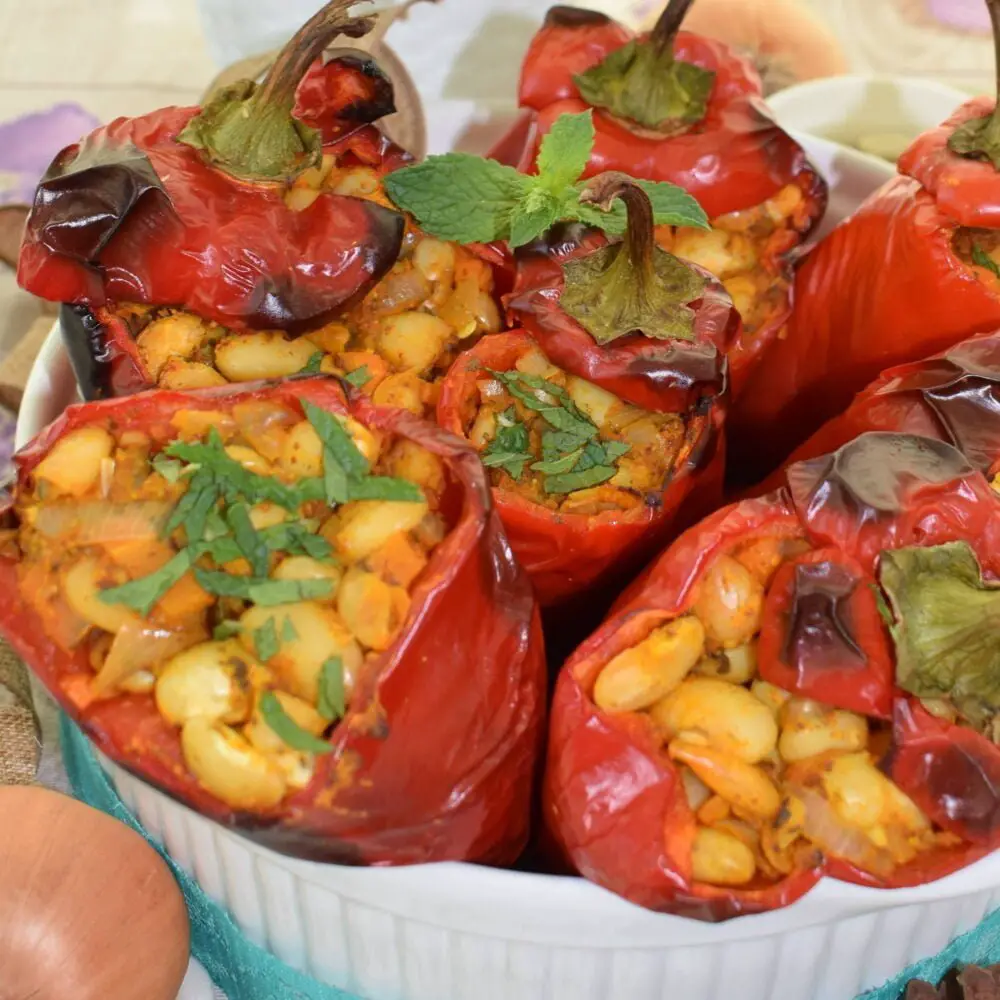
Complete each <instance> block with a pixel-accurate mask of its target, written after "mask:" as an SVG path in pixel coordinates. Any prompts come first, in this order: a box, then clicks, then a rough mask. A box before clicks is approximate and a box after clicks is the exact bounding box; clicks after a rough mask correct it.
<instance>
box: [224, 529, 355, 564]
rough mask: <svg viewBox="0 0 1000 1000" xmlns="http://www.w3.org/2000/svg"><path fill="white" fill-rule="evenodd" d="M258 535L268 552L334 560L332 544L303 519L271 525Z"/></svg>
mask: <svg viewBox="0 0 1000 1000" xmlns="http://www.w3.org/2000/svg"><path fill="white" fill-rule="evenodd" d="M315 527H318V525H317V524H313V528H315ZM260 537H261V540H262V541H263V542H264V544H265V545H266V546H267V548H268V551H269V552H287V553H288V554H289V555H304V556H311V557H312V558H313V559H320V560H332V561H333V562H336V559H334V557H333V546H331V545H330V543H329V542H328V541H327V540H326V539H325V538H323V537H322V536H321V535H314V534H312V532H311V531H310V527H309V526H308V525H307V524H306V522H304V521H287V522H285V523H284V524H276V525H273V526H272V527H270V528H265V529H264V530H263V531H261V532H260ZM226 561H227V562H228V560H226Z"/></svg>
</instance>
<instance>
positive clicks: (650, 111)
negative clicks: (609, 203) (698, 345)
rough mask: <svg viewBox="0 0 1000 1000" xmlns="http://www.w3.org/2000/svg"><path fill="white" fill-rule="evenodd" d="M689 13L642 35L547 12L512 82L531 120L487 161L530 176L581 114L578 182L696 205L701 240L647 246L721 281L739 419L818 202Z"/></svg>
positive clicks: (814, 180) (809, 180) (807, 173)
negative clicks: (614, 174) (590, 143)
mask: <svg viewBox="0 0 1000 1000" xmlns="http://www.w3.org/2000/svg"><path fill="white" fill-rule="evenodd" d="M690 6H691V0H673V2H671V3H669V4H667V6H666V8H665V9H664V11H663V14H662V16H661V17H660V19H659V21H658V22H657V24H656V26H655V27H654V29H653V31H652V32H651V34H649V35H648V36H642V37H635V36H633V35H632V33H631V32H629V31H628V30H627V29H625V28H623V27H622V26H621V25H619V24H617V23H615V22H614V21H612V20H610V19H609V18H607V17H606V16H605V15H603V14H598V13H594V12H592V11H586V10H579V9H576V8H573V7H554V8H553V9H552V10H551V11H549V14H548V17H547V18H546V22H545V25H544V26H543V28H542V29H541V30H540V31H539V33H538V34H537V35H536V36H535V38H534V40H533V42H532V44H531V47H530V49H529V50H528V54H527V57H526V58H525V61H524V66H523V68H522V72H521V84H520V102H521V104H522V106H524V107H525V108H527V109H530V110H529V111H527V112H526V114H525V116H524V118H523V119H522V120H521V121H520V122H519V123H518V124H517V126H515V129H514V133H513V134H512V135H511V136H508V137H507V138H505V139H504V140H503V141H501V143H500V144H499V145H498V146H497V147H496V149H495V150H494V153H493V155H494V156H496V157H497V158H500V159H501V160H502V162H507V163H510V164H512V165H514V166H517V167H519V169H521V170H524V171H526V172H531V171H533V170H534V169H535V162H536V157H537V154H538V150H539V146H540V142H541V139H542V138H543V137H544V136H545V135H546V134H547V133H548V132H549V131H550V130H551V128H552V126H553V124H554V122H555V121H557V120H558V119H559V118H560V117H561V116H562V115H565V114H568V113H569V114H572V113H577V112H581V111H584V110H587V109H593V111H594V126H595V129H596V139H595V142H594V147H593V151H592V153H591V155H590V159H589V161H588V163H587V166H586V170H585V173H584V176H587V177H592V176H595V175H597V174H600V173H602V172H604V171H608V170H617V171H623V172H625V173H627V174H631V175H632V176H634V177H637V178H640V179H644V180H649V181H670V182H672V183H674V184H677V185H679V186H680V187H682V188H684V190H686V191H687V192H688V193H690V194H691V195H693V196H694V197H695V198H696V199H697V200H698V201H699V202H700V203H701V205H702V207H703V208H704V209H705V211H706V212H707V214H708V216H709V218H710V219H711V220H712V226H711V229H709V230H707V231H701V230H698V229H692V228H687V227H683V226H676V225H664V226H661V227H659V228H658V230H657V238H658V239H659V241H660V243H661V245H662V246H663V247H664V249H666V250H669V251H670V252H672V253H675V254H677V255H678V256H679V257H684V258H686V259H689V260H692V261H694V262H695V263H697V264H700V265H701V266H703V267H705V268H707V269H708V270H709V271H711V272H712V273H713V274H715V275H716V276H718V277H719V278H720V279H722V281H723V283H724V284H725V286H726V290H727V291H728V292H729V294H730V295H731V296H732V298H733V301H734V302H735V303H736V306H737V308H738V309H739V311H740V313H741V315H742V317H743V323H744V332H743V335H742V336H741V338H740V339H739V340H738V341H737V342H736V344H735V345H734V347H733V349H732V350H731V352H730V363H731V369H732V381H733V390H734V398H735V400H736V402H737V408H738V401H739V397H740V395H741V392H742V387H743V384H744V381H745V378H746V375H747V373H748V372H749V370H750V369H751V368H752V367H753V366H754V364H755V362H756V359H757V358H758V357H759V356H760V353H761V351H762V350H763V349H764V348H765V347H766V346H767V345H768V344H769V343H770V342H771V340H773V339H774V338H775V337H776V336H777V335H778V334H779V332H780V331H781V330H782V328H783V326H784V324H785V322H786V321H787V318H788V314H789V302H790V285H791V277H792V264H793V262H794V259H795V256H796V251H797V248H798V247H799V246H800V245H801V243H802V241H803V240H804V239H805V237H806V236H807V235H808V233H809V232H810V231H811V230H812V228H813V227H814V225H815V224H816V223H817V222H818V221H819V219H820V218H821V217H822V215H823V212H824V211H825V208H826V199H827V191H826V185H825V183H824V182H823V180H822V179H821V178H820V176H819V175H818V174H817V173H816V171H815V169H814V168H813V167H812V166H811V165H810V163H809V162H808V160H807V158H806V155H805V152H804V151H803V150H802V148H801V147H800V146H799V145H798V144H797V143H796V142H795V141H794V140H793V139H791V138H790V137H789V136H788V135H787V134H786V133H785V132H783V131H782V130H781V129H780V128H778V126H777V125H776V124H775V123H774V121H772V120H771V118H770V117H769V116H768V114H767V111H766V109H765V108H764V106H763V104H762V103H761V97H762V89H761V83H760V79H759V77H758V75H757V73H756V71H755V70H754V69H753V68H752V66H751V65H750V64H749V63H748V62H747V61H746V60H744V59H743V58H741V57H739V56H737V55H736V54H735V53H734V52H732V51H731V50H730V49H729V48H727V47H726V46H725V45H723V44H722V43H720V42H717V41H713V40H711V39H708V38H704V37H701V36H699V35H694V34H691V33H689V32H684V31H680V30H679V28H680V25H681V23H682V21H683V19H684V15H685V14H686V12H687V10H688V8H689V7H690Z"/></svg>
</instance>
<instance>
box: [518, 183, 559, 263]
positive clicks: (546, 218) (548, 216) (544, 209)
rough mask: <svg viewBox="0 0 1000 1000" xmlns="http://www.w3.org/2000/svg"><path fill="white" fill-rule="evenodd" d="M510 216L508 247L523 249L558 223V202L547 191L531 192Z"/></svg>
mask: <svg viewBox="0 0 1000 1000" xmlns="http://www.w3.org/2000/svg"><path fill="white" fill-rule="evenodd" d="M532 196H533V197H531V198H528V199H526V200H525V201H523V202H521V203H520V204H519V205H517V207H516V208H515V209H514V211H513V212H512V213H511V216H510V245H511V246H512V247H514V248H515V249H516V248H517V247H523V246H524V245H525V244H527V243H531V242H532V240H537V239H538V237H539V236H541V235H542V234H543V233H545V232H547V231H548V230H549V229H550V228H551V227H552V226H554V225H555V224H556V222H558V221H559V208H560V204H559V201H558V200H557V199H556V198H554V197H553V196H552V195H550V194H549V193H548V192H547V191H542V190H539V191H533V192H532Z"/></svg>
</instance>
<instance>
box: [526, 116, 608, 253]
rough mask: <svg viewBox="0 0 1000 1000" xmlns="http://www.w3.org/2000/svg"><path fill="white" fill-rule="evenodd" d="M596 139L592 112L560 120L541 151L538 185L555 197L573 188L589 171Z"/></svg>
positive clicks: (553, 124) (557, 120)
mask: <svg viewBox="0 0 1000 1000" xmlns="http://www.w3.org/2000/svg"><path fill="white" fill-rule="evenodd" d="M595 136H596V132H595V131H594V117H593V112H591V111H583V112H581V113H580V114H575V115H561V116H560V117H559V118H557V119H556V120H555V121H554V122H553V123H552V128H551V129H549V131H548V134H547V135H546V136H545V137H544V138H543V139H542V143H541V146H540V147H539V150H538V160H537V166H538V180H539V182H540V183H541V184H542V185H544V186H545V187H546V188H547V189H548V190H549V191H551V192H552V193H553V194H555V195H560V194H561V193H562V191H563V189H564V188H566V187H569V186H570V185H572V184H574V183H575V182H576V180H577V179H578V178H579V177H580V176H581V175H582V174H583V172H584V170H586V169H587V163H588V162H589V160H590V154H591V152H592V151H593V148H594V138H595ZM550 225H551V223H550ZM546 228H548V227H546ZM526 242H527V241H526ZM516 245H517V244H515V246H516Z"/></svg>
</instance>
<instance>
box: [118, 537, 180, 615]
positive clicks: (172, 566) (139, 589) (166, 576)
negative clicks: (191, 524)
mask: <svg viewBox="0 0 1000 1000" xmlns="http://www.w3.org/2000/svg"><path fill="white" fill-rule="evenodd" d="M190 568H191V550H190V549H181V551H180V552H178V553H177V555H175V556H174V557H173V558H172V559H171V560H170V561H169V562H168V563H167V564H166V565H165V566H161V567H160V569H158V570H157V571H156V572H155V573H151V574H150V575H149V576H144V577H142V579H140V580H130V581H129V582H128V583H123V584H122V585H121V586H120V587H108V588H107V589H106V590H102V591H101V593H100V595H99V596H100V598H101V600H102V601H103V602H104V603H105V604H124V605H125V607H127V608H131V609H132V610H133V611H138V612H139V614H141V615H142V616H143V617H144V618H145V617H146V616H147V615H148V614H149V612H150V611H152V609H153V605H155V604H156V602H157V601H159V599H160V598H161V597H163V595H164V594H165V593H166V592H167V591H168V590H169V589H170V588H171V587H172V586H173V585H174V584H175V583H177V581H178V580H180V578H181V577H182V576H183V575H184V574H185V573H186V572H187V571H188V570H189V569H190Z"/></svg>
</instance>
